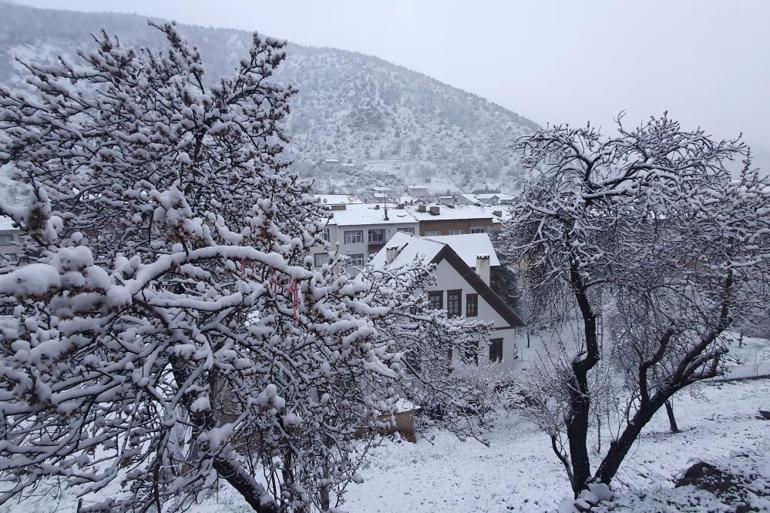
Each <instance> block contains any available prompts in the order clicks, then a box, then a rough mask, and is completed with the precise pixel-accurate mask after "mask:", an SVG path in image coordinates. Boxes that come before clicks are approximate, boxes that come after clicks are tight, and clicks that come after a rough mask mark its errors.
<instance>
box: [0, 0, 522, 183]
mask: <svg viewBox="0 0 770 513" xmlns="http://www.w3.org/2000/svg"><path fill="white" fill-rule="evenodd" d="M101 27H104V28H106V29H107V30H108V31H109V32H112V33H117V34H118V35H119V36H120V38H121V41H123V42H125V43H130V44H134V43H140V44H146V45H151V46H157V45H159V43H160V42H161V38H160V37H159V34H157V33H156V32H157V31H154V30H151V29H150V28H148V27H147V20H146V19H145V18H143V17H141V16H133V15H124V14H86V13H76V12H68V11H55V10H43V9H35V8H30V7H25V6H18V5H13V4H8V3H2V2H1V0H0V82H14V81H18V80H19V78H18V71H19V65H18V64H17V63H14V60H13V59H14V57H17V56H18V57H21V58H22V59H25V60H32V61H37V60H42V61H50V60H51V59H53V58H55V56H56V55H58V54H65V55H70V56H71V55H72V53H73V51H74V49H76V48H79V47H84V46H87V45H89V44H91V43H92V41H91V39H90V36H89V34H90V33H93V32H95V31H98V30H99V29H100V28H101ZM181 31H182V33H183V34H184V35H185V36H186V37H188V38H189V39H191V40H192V41H193V42H195V44H197V45H198V46H199V48H200V50H201V53H202V55H203V57H204V62H205V63H206V65H207V70H208V72H209V74H210V76H212V77H216V76H220V75H222V74H223V73H226V72H227V71H228V70H229V69H232V68H233V66H234V65H235V63H236V62H237V59H239V58H241V57H242V56H244V55H245V54H246V49H247V45H248V42H249V38H250V34H249V33H247V32H243V31H236V30H226V29H213V28H203V27H192V26H182V27H181ZM287 52H288V57H289V58H288V59H287V60H286V62H285V63H284V65H283V66H282V68H281V70H280V72H279V75H278V77H277V78H278V80H281V81H284V82H287V83H291V84H293V85H294V86H296V87H297V88H298V89H299V91H300V92H299V94H298V95H297V96H296V97H295V98H294V100H293V112H292V115H291V116H290V118H289V120H288V132H289V135H290V136H291V139H292V147H291V149H292V156H293V157H294V160H296V161H298V162H297V166H298V168H299V170H300V171H301V172H303V174H306V175H310V176H314V177H316V178H318V179H319V185H324V184H325V185H326V187H327V188H329V187H335V186H336V187H339V186H346V185H349V181H348V180H347V178H350V181H352V182H353V183H355V179H356V178H357V177H355V176H351V175H354V174H358V175H363V176H364V177H366V178H365V179H366V180H367V181H368V182H370V181H371V179H370V177H371V176H375V177H376V178H377V179H384V180H385V181H388V180H389V177H390V178H392V179H393V180H395V181H396V182H402V183H406V182H412V183H414V182H416V181H420V182H425V181H428V182H430V181H431V180H432V179H435V180H436V181H437V183H436V185H435V188H437V189H439V190H446V189H475V188H479V187H482V186H485V185H488V186H493V187H499V186H502V187H504V188H505V189H506V190H513V189H516V188H518V187H519V186H520V185H521V181H522V179H523V176H524V175H523V171H522V169H521V166H520V165H519V162H518V159H517V157H516V154H515V152H514V151H513V148H512V144H513V142H514V140H515V139H516V138H517V137H518V136H520V135H523V134H525V133H527V132H529V131H531V130H533V129H534V128H535V127H536V125H535V124H534V123H532V122H531V121H529V120H527V119H525V118H522V117H521V116H519V115H518V114H515V113H513V112H511V111H508V110H506V109H504V108H502V107H500V106H498V105H495V104H493V103H490V102H488V101H486V100H484V99H483V98H480V97H478V96H475V95H473V94H470V93H467V92H464V91H461V90H459V89H456V88H453V87H451V86H448V85H446V84H443V83H441V82H439V81H437V80H434V79H431V78H429V77H427V76H425V75H422V74H420V73H416V72H413V71H410V70H408V69H406V68H403V67H400V66H397V65H394V64H391V63H389V62H386V61H384V60H382V59H378V58H376V57H371V56H367V55H362V54H359V53H355V52H348V51H343V50H336V49H330V48H312V47H303V46H298V45H293V44H290V45H289V46H288V47H287ZM327 158H334V159H339V160H340V161H341V162H347V161H351V162H352V163H353V164H355V165H356V167H355V168H352V169H351V168H345V169H342V170H339V169H330V168H329V167H323V166H319V165H318V163H319V162H322V161H323V160H324V159H327ZM378 162H379V164H378ZM382 162H386V164H385V165H383V164H382ZM334 173H339V176H337V177H336V178H335V177H333V176H331V175H333V174H334ZM383 175H384V177H383ZM321 192H327V191H325V190H322V191H321Z"/></svg>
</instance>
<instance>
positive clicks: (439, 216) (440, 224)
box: [407, 204, 502, 237]
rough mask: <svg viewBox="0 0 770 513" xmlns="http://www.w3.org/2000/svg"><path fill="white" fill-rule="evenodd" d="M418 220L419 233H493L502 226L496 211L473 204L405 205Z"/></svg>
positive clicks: (426, 234) (432, 234) (428, 234)
mask: <svg viewBox="0 0 770 513" xmlns="http://www.w3.org/2000/svg"><path fill="white" fill-rule="evenodd" d="M407 210H408V211H409V213H410V214H411V215H412V216H413V217H414V218H415V219H416V220H417V221H418V222H419V225H420V230H419V235H423V236H429V237H430V236H436V235H463V234H468V233H493V232H497V231H499V230H500V229H501V228H502V225H501V224H500V219H499V218H498V216H497V215H496V212H495V211H493V210H492V209H490V208H486V207H479V206H475V205H430V206H429V205H424V204H421V205H418V206H416V207H407Z"/></svg>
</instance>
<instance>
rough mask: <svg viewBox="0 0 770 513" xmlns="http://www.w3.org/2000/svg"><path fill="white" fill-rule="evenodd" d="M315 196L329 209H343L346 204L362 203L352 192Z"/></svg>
mask: <svg viewBox="0 0 770 513" xmlns="http://www.w3.org/2000/svg"><path fill="white" fill-rule="evenodd" d="M315 197H316V198H318V199H319V200H321V203H323V204H324V205H325V206H327V207H329V209H331V210H345V207H346V206H347V205H354V204H357V203H363V201H361V200H360V199H359V198H358V196H355V195H353V194H316V195H315Z"/></svg>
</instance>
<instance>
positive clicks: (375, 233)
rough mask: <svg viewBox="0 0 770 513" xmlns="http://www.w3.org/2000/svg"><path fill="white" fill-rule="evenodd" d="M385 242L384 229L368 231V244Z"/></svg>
mask: <svg viewBox="0 0 770 513" xmlns="http://www.w3.org/2000/svg"><path fill="white" fill-rule="evenodd" d="M378 242H385V228H378V229H376V230H369V243H370V244H371V243H378Z"/></svg>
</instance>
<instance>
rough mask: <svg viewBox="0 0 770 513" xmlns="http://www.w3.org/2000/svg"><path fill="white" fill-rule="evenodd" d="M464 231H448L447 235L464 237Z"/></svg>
mask: <svg viewBox="0 0 770 513" xmlns="http://www.w3.org/2000/svg"><path fill="white" fill-rule="evenodd" d="M464 234H465V230H449V235H464Z"/></svg>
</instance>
